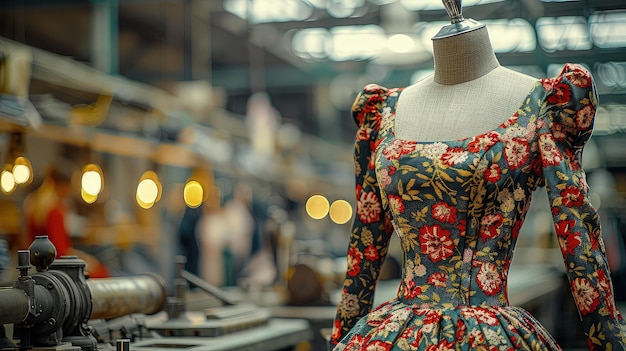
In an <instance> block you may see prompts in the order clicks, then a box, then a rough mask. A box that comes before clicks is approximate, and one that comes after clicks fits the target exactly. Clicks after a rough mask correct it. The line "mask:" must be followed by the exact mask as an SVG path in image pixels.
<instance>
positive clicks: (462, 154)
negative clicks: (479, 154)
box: [441, 147, 468, 166]
mask: <svg viewBox="0 0 626 351" xmlns="http://www.w3.org/2000/svg"><path fill="white" fill-rule="evenodd" d="M467 156H468V152H467V151H465V150H463V148H462V147H453V148H450V147H449V148H448V150H446V152H445V153H444V154H443V155H441V160H442V161H443V162H444V163H445V164H447V165H448V166H454V165H457V164H459V163H461V162H463V161H465V160H467Z"/></svg>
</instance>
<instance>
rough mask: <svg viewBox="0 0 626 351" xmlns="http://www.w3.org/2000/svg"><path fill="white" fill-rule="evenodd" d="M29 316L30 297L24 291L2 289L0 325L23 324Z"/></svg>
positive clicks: (0, 293) (0, 295) (0, 296)
mask: <svg viewBox="0 0 626 351" xmlns="http://www.w3.org/2000/svg"><path fill="white" fill-rule="evenodd" d="M27 315H28V296H27V295H26V293H25V292H24V291H23V290H19V289H13V288H3V289H0V324H11V323H21V322H23V321H24V320H26V317H27Z"/></svg>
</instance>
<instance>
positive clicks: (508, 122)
mask: <svg viewBox="0 0 626 351" xmlns="http://www.w3.org/2000/svg"><path fill="white" fill-rule="evenodd" d="M541 86H542V84H541V80H540V79H537V80H536V81H535V84H534V85H533V86H532V88H530V90H529V92H528V93H526V95H525V96H524V98H523V99H522V102H521V103H520V105H519V107H518V108H517V110H516V111H515V112H514V113H513V115H511V116H510V117H508V118H507V119H506V120H505V121H503V122H502V123H500V124H499V125H498V126H497V127H495V128H492V129H490V130H487V131H485V132H483V133H480V134H476V135H470V136H467V137H462V138H459V139H448V140H426V141H424V140H411V139H406V138H400V137H397V136H396V111H397V107H398V101H400V95H402V92H403V91H404V89H402V90H400V91H398V96H397V99H396V101H395V103H394V105H393V113H392V114H391V116H389V117H392V121H391V123H390V124H391V127H390V132H391V136H392V139H393V140H398V141H400V142H402V143H412V144H416V145H428V144H436V143H442V144H448V145H450V144H453V145H454V144H465V143H467V142H469V141H471V140H474V139H477V138H481V137H483V136H486V135H487V134H489V133H493V132H498V131H499V130H503V129H506V128H508V127H510V126H511V125H513V124H514V123H515V122H516V121H517V119H518V118H519V115H518V112H519V111H520V110H522V109H523V108H524V107H525V106H526V105H528V102H529V101H530V100H532V99H530V98H531V97H532V96H533V95H534V94H535V93H536V92H537V90H538V88H539V87H541ZM389 117H387V118H389Z"/></svg>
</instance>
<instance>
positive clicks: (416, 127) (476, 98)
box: [395, 0, 538, 141]
mask: <svg viewBox="0 0 626 351" xmlns="http://www.w3.org/2000/svg"><path fill="white" fill-rule="evenodd" d="M444 4H445V5H446V10H447V11H448V14H449V15H450V18H451V22H452V24H451V25H449V26H446V27H444V28H443V29H442V30H441V31H440V32H439V34H437V35H436V36H435V37H433V55H434V62H435V73H434V74H433V75H430V76H428V77H426V78H424V79H423V80H421V81H419V82H417V83H415V84H413V85H411V86H409V87H407V88H406V89H405V90H404V91H403V92H402V95H401V96H400V99H399V100H398V105H397V111H396V117H395V135H396V137H398V138H400V139H405V140H415V141H436V140H458V139H463V138H467V137H472V136H475V135H479V134H481V133H484V132H487V131H490V130H492V129H494V128H496V127H498V126H499V125H500V124H502V123H503V122H505V121H506V120H507V119H509V118H510V117H511V116H512V115H513V114H514V113H515V112H516V111H517V109H518V108H519V107H520V106H521V104H522V103H523V102H524V100H525V98H526V96H527V95H528V93H529V92H530V91H531V89H532V87H533V86H534V85H535V84H536V83H537V82H538V80H537V79H535V78H533V77H530V76H527V75H524V74H521V73H518V72H515V71H513V70H510V69H508V68H505V67H502V66H500V63H499V62H498V59H497V58H496V56H495V54H494V52H493V49H492V47H491V43H490V41H489V33H488V31H487V28H486V27H485V26H484V25H483V24H480V23H479V22H476V21H474V20H471V19H463V17H462V16H461V14H460V1H458V0H457V1H455V2H453V1H445V0H444ZM458 29H460V30H458Z"/></svg>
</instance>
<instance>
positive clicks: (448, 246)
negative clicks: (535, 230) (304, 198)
mask: <svg viewBox="0 0 626 351" xmlns="http://www.w3.org/2000/svg"><path fill="white" fill-rule="evenodd" d="M537 87H540V85H539V84H537V86H536V87H535V88H533V90H532V91H531V92H530V93H529V96H528V97H527V98H526V99H525V100H524V105H527V104H528V103H529V102H530V101H534V100H535V99H541V97H539V96H536V95H540V94H542V93H543V94H545V91H543V92H542V89H537ZM400 94H401V90H398V92H397V94H392V97H390V98H389V99H387V101H386V103H387V107H386V108H385V109H384V112H383V115H382V117H381V126H380V133H379V143H378V144H377V146H376V149H375V151H374V160H375V170H376V176H377V179H378V184H379V187H380V196H381V199H382V205H383V208H384V209H385V210H386V211H388V212H389V214H390V218H391V222H392V224H393V227H394V229H395V233H396V234H397V235H398V236H399V238H400V240H401V243H402V247H403V252H404V257H403V261H404V262H405V269H404V271H403V274H404V276H403V279H402V281H403V284H402V285H401V286H400V289H399V291H398V296H399V298H401V299H402V300H403V301H406V302H419V304H428V305H436V304H443V305H454V306H456V305H468V304H470V305H482V304H487V305H498V306H500V305H506V304H508V299H507V296H506V282H507V274H508V269H509V263H510V261H511V258H512V253H513V249H514V247H515V242H516V239H517V236H518V233H519V230H520V227H521V225H522V222H523V220H524V216H525V214H526V212H527V210H528V206H529V204H530V200H531V193H532V191H534V190H535V189H536V187H537V185H538V183H539V182H540V179H541V178H540V177H539V172H530V173H529V172H525V171H521V170H522V169H525V168H529V167H531V160H533V159H536V158H537V157H534V156H535V155H529V157H519V156H520V155H523V153H518V152H517V150H519V149H526V148H528V149H533V150H535V151H534V152H535V153H537V152H538V147H537V145H538V138H537V134H536V133H535V131H536V128H537V119H536V115H535V117H534V118H531V117H530V116H528V115H521V116H520V115H519V113H516V114H515V115H514V116H512V117H511V118H509V119H508V120H506V121H505V122H504V123H502V124H501V125H500V126H499V127H498V128H496V129H494V130H491V131H487V132H485V133H483V134H481V135H478V136H476V137H471V138H464V139H461V140H454V141H439V142H416V141H411V140H403V139H400V138H397V137H396V136H395V132H394V127H395V124H394V117H395V104H396V102H397V100H398V98H399V96H400ZM519 110H520V111H524V110H526V106H521V107H520V109H519ZM503 170H504V172H503ZM522 185H524V186H522ZM527 185H528V186H527ZM477 292H480V293H477Z"/></svg>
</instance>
